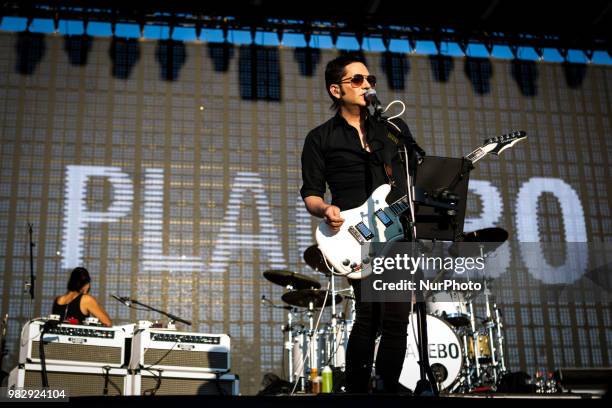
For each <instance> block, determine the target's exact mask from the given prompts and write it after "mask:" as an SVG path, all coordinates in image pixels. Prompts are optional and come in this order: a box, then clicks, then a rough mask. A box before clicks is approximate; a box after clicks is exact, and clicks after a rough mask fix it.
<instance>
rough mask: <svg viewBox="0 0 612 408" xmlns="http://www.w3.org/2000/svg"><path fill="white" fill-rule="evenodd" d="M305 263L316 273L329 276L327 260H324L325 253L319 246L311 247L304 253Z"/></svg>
mask: <svg viewBox="0 0 612 408" xmlns="http://www.w3.org/2000/svg"><path fill="white" fill-rule="evenodd" d="M304 261H306V264H307V265H308V266H310V267H311V268H312V269H314V270H315V271H317V272H321V273H324V274H325V275H329V269H328V268H327V265H325V258H323V253H321V250H320V249H319V247H318V246H316V245H311V246H309V247H308V248H306V251H304Z"/></svg>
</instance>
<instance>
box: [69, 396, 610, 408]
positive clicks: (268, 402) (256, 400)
mask: <svg viewBox="0 0 612 408" xmlns="http://www.w3.org/2000/svg"><path fill="white" fill-rule="evenodd" d="M501 402H503V403H504V404H506V403H511V404H512V403H515V404H521V406H525V404H527V405H529V406H533V405H535V404H537V406H538V407H542V406H550V407H553V406H554V407H560V406H576V404H581V405H582V406H584V405H583V404H587V405H589V406H601V407H603V406H609V404H610V401H609V400H608V399H607V398H601V397H599V396H597V397H594V396H592V395H588V394H580V395H579V394H552V395H537V394H488V395H453V396H441V397H416V396H412V395H385V394H380V395H359V394H352V395H349V394H325V395H323V394H320V395H304V394H302V395H294V396H208V395H207V396H170V395H160V396H134V397H78V398H70V403H72V404H74V405H79V406H88V407H89V406H109V405H111V404H112V406H113V407H117V406H137V405H135V404H138V405H140V404H150V403H153V404H154V405H158V404H159V405H164V406H166V407H172V408H179V407H180V408H184V407H191V406H198V407H204V406H205V407H217V406H218V407H222V408H230V407H231V408H234V407H236V408H254V407H266V408H274V407H283V408H313V407H316V408H354V407H356V406H367V407H371V408H383V407H384V408H389V407H407V406H410V407H426V408H436V407H457V406H465V405H468V404H469V406H471V407H474V408H479V407H483V408H484V407H489V408H491V407H493V405H492V404H499V403H501ZM581 408H582V407H581Z"/></svg>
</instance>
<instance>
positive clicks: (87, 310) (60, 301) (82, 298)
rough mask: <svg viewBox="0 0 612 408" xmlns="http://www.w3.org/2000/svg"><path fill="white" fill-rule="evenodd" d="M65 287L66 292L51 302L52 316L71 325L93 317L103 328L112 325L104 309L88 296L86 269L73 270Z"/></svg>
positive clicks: (88, 280) (89, 282)
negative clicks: (56, 316) (57, 316)
mask: <svg viewBox="0 0 612 408" xmlns="http://www.w3.org/2000/svg"><path fill="white" fill-rule="evenodd" d="M67 286H68V287H67V289H68V291H67V292H66V293H64V294H63V295H60V296H58V297H56V298H55V300H54V301H53V308H52V311H51V313H52V314H55V315H59V316H60V318H61V321H62V322H67V323H72V324H82V323H83V320H85V318H87V317H89V316H93V317H96V318H97V319H98V320H99V321H100V323H102V324H103V325H104V326H112V325H113V322H112V321H111V319H110V317H108V314H107V313H106V311H105V310H104V308H103V307H102V306H101V305H100V304H99V303H98V301H97V300H96V298H95V297H93V296H92V295H90V294H89V291H90V290H91V277H90V276H89V272H88V271H87V269H85V268H83V267H77V268H74V269H73V270H72V272H71V273H70V279H68V285H67Z"/></svg>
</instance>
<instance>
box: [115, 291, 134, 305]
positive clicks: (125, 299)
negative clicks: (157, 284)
mask: <svg viewBox="0 0 612 408" xmlns="http://www.w3.org/2000/svg"><path fill="white" fill-rule="evenodd" d="M111 297H112V298H114V299H115V300H117V301H118V302H119V303H123V304H124V305H126V306H128V307H129V306H130V305H131V304H132V301H131V300H130V298H129V297H119V296H115V295H113V294H111Z"/></svg>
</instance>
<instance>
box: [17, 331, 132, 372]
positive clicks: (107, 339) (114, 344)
mask: <svg viewBox="0 0 612 408" xmlns="http://www.w3.org/2000/svg"><path fill="white" fill-rule="evenodd" d="M44 324H45V321H40V320H36V321H31V322H28V323H26V325H25V326H24V327H23V330H22V331H21V344H20V349H19V364H25V363H40V354H39V353H40V348H39V347H40V341H41V329H42V326H43V325H44ZM133 331H134V325H126V326H115V327H98V326H81V325H74V324H63V323H62V324H59V325H57V326H56V327H53V328H51V329H49V330H48V331H47V332H46V333H45V336H44V338H43V339H42V341H43V342H44V347H45V360H46V362H47V364H64V365H87V366H110V367H121V366H123V365H126V364H127V362H128V361H129V357H128V356H126V352H129V351H130V347H129V344H128V346H127V347H126V339H129V338H130V337H131V336H132V334H133Z"/></svg>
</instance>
